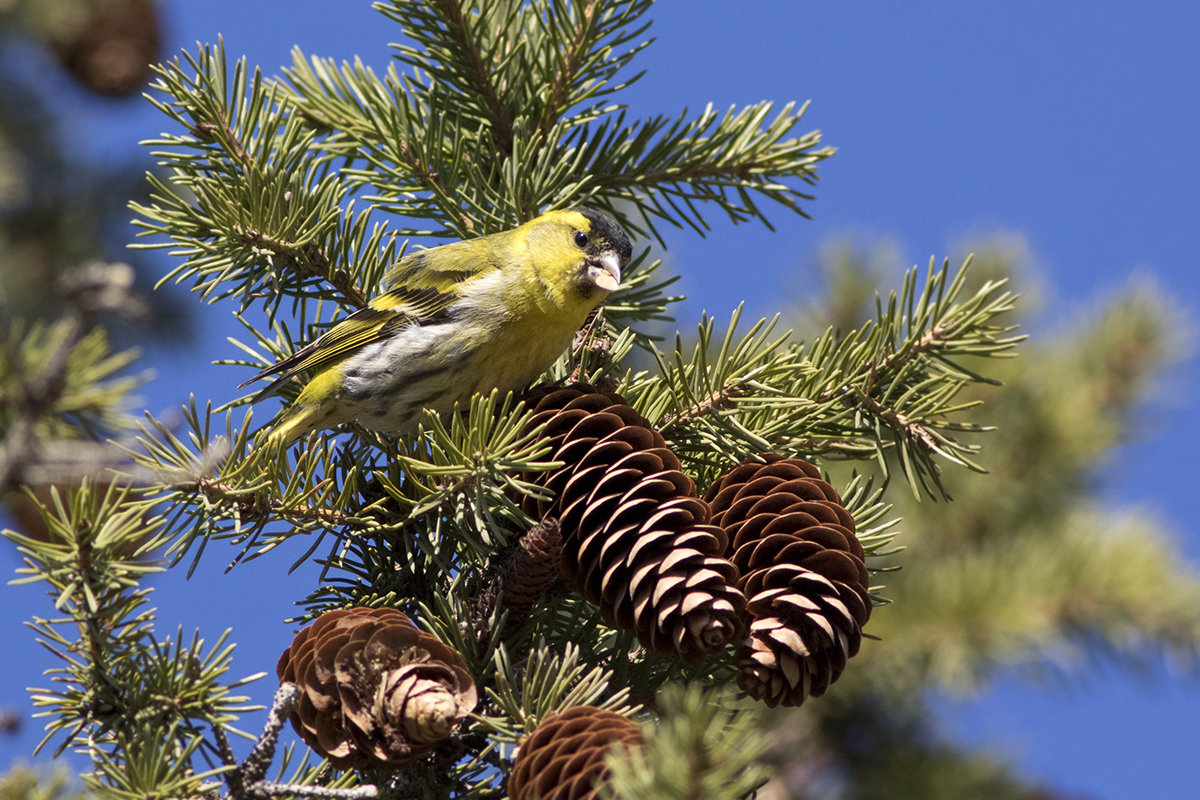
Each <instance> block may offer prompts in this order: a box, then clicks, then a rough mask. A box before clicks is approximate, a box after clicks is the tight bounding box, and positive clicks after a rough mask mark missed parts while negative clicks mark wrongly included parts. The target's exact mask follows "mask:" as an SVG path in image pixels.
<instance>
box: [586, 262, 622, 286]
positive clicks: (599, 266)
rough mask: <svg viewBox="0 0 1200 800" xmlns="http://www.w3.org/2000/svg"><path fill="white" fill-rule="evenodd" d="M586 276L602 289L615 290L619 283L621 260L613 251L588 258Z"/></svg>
mask: <svg viewBox="0 0 1200 800" xmlns="http://www.w3.org/2000/svg"><path fill="white" fill-rule="evenodd" d="M588 277H589V278H590V279H591V281H592V283H594V284H595V285H596V286H599V287H600V288H601V289H603V290H604V291H606V292H615V291H616V290H617V287H618V286H620V285H621V260H620V259H619V258H618V257H617V254H616V253H613V252H607V253H601V254H600V255H598V256H596V257H594V258H591V259H589V260H588Z"/></svg>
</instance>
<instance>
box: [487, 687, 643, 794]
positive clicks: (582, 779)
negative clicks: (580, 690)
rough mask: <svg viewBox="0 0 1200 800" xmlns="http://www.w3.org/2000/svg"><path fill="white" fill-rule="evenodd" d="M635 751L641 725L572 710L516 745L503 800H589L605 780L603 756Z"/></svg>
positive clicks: (609, 715) (590, 710)
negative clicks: (621, 750) (614, 751)
mask: <svg viewBox="0 0 1200 800" xmlns="http://www.w3.org/2000/svg"><path fill="white" fill-rule="evenodd" d="M641 746H642V728H641V726H640V725H638V724H637V723H636V722H634V721H633V720H631V719H629V717H625V716H622V715H620V714H617V713H616V712H613V711H604V710H602V709H599V708H596V707H595V706H576V707H575V708H571V709H568V710H567V711H565V712H563V713H562V714H557V715H555V716H552V717H548V718H547V719H546V720H544V721H543V722H542V723H541V724H540V725H538V727H537V728H536V729H535V730H534V731H533V733H531V734H529V735H528V736H527V737H525V738H524V739H522V741H521V748H520V750H519V751H518V752H517V757H516V759H515V760H514V761H513V769H512V774H511V775H509V778H508V796H509V800H592V798H594V797H595V796H596V793H597V790H598V788H599V786H601V785H603V784H604V783H605V781H606V780H607V779H608V767H607V766H606V765H605V763H604V759H605V756H606V755H607V754H608V752H609V751H610V750H612V749H613V748H614V747H623V748H625V749H626V750H632V749H634V748H640V747H641Z"/></svg>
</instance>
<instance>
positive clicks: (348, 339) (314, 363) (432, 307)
mask: <svg viewBox="0 0 1200 800" xmlns="http://www.w3.org/2000/svg"><path fill="white" fill-rule="evenodd" d="M458 299H459V295H458V294H457V293H455V292H439V291H437V290H436V289H409V288H406V287H397V288H395V289H392V290H391V291H389V292H385V293H383V294H381V295H379V296H378V297H376V298H375V299H374V300H372V301H371V303H370V305H368V306H367V307H366V308H361V309H359V310H358V311H355V312H354V313H353V314H351V315H350V316H348V317H346V318H345V319H344V320H342V321H341V322H339V323H337V324H336V325H334V326H333V327H332V328H330V329H329V330H328V331H326V332H325V333H323V334H322V335H321V336H320V337H318V338H317V339H316V340H315V341H312V342H310V343H308V344H307V345H305V346H304V347H302V348H300V349H299V350H297V351H296V352H295V353H293V354H292V355H290V356H288V357H287V358H281V359H280V360H279V361H277V362H275V363H274V364H272V365H271V366H269V367H267V368H266V369H264V370H262V371H261V372H259V373H258V374H257V375H255V376H254V377H253V378H250V379H249V380H248V381H246V382H244V383H242V384H241V385H240V386H238V387H237V388H239V389H243V388H245V387H246V386H249V385H250V384H251V383H254V382H255V381H257V380H261V379H262V378H267V377H270V376H272V375H279V376H280V377H279V378H277V379H275V380H274V381H272V382H271V384H270V385H269V386H267V387H266V388H265V389H263V390H262V391H261V392H259V393H258V394H257V395H255V396H254V399H253V401H252V402H255V403H257V402H258V401H259V400H262V399H263V398H265V397H270V396H271V395H273V394H275V393H276V392H277V391H279V389H280V388H281V387H282V386H283V385H284V384H285V383H287V382H288V381H290V380H291V379H292V378H294V377H296V376H297V375H299V374H300V373H302V372H307V371H309V370H320V369H321V368H323V367H327V366H329V365H331V364H334V363H336V362H338V361H340V360H342V359H344V358H346V357H347V356H349V355H351V354H352V353H354V352H356V351H358V350H360V349H362V348H363V347H366V346H367V345H369V344H372V343H374V342H378V341H382V340H384V339H387V338H389V337H391V336H394V335H396V334H397V333H398V332H400V331H401V330H403V329H405V328H407V327H408V326H410V325H426V324H428V323H431V322H437V321H438V320H439V319H441V318H443V317H444V316H445V313H446V310H447V309H449V308H450V306H452V305H453V304H454V303H455V301H457V300H458Z"/></svg>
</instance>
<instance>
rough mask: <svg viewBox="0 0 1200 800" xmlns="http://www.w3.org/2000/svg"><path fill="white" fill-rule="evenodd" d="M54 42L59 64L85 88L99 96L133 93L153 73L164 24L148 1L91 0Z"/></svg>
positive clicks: (154, 5) (153, 5)
mask: <svg viewBox="0 0 1200 800" xmlns="http://www.w3.org/2000/svg"><path fill="white" fill-rule="evenodd" d="M75 22H76V24H74V25H69V26H67V28H66V30H65V31H63V33H62V34H61V35H60V36H59V37H58V39H57V41H55V42H54V45H55V51H56V53H57V55H58V60H59V62H60V63H61V64H62V65H63V67H64V68H66V70H67V71H68V72H70V73H71V74H72V75H73V76H74V77H75V79H76V80H77V81H78V82H79V83H80V84H81V85H82V86H83V87H84V88H86V89H90V90H91V91H93V92H96V93H98V94H103V95H110V96H113V97H123V96H126V95H130V94H134V93H136V92H138V91H140V90H141V89H142V87H144V86H145V85H146V82H147V81H148V80H150V77H151V76H152V75H153V72H152V70H151V69H150V65H151V64H153V63H155V62H156V61H158V59H159V51H160V50H161V49H162V23H161V22H160V21H159V14H158V7H157V6H156V4H155V3H153V2H151V0H107V2H101V3H96V4H94V5H93V6H92V7H91V8H90V10H89V11H88V12H86V13H85V14H84V16H83V18H82V19H79V20H76V21H75Z"/></svg>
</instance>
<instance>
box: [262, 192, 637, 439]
mask: <svg viewBox="0 0 1200 800" xmlns="http://www.w3.org/2000/svg"><path fill="white" fill-rule="evenodd" d="M631 254H632V246H631V245H630V242H629V237H628V236H627V235H626V234H625V232H624V231H623V230H621V228H620V226H619V225H618V224H617V222H616V221H615V220H614V219H613V218H612V217H610V216H609V215H608V214H605V213H603V212H601V211H596V210H594V209H590V208H573V209H570V210H566V211H550V212H547V213H545V214H542V215H541V216H540V217H537V218H536V219H533V220H530V221H529V222H527V223H525V224H524V225H521V226H520V227H518V228H514V229H512V230H509V231H503V232H501V233H495V234H492V235H490V236H482V237H480V238H478V239H467V240H464V241H461V242H455V243H453V244H447V245H442V246H441V247H434V248H431V249H428V250H419V251H417V252H414V253H410V254H409V255H407V256H405V257H404V258H402V259H401V260H400V261H399V262H398V263H397V264H396V266H394V267H392V269H391V270H390V271H389V272H388V274H387V276H386V278H385V281H384V283H385V286H386V287H389V288H388V289H387V291H385V292H384V293H383V294H381V295H379V296H378V297H376V298H375V299H373V300H372V301H371V302H370V303H369V304H368V305H367V306H366V307H365V308H362V309H360V310H359V311H356V312H355V313H353V314H351V315H350V316H349V317H347V318H346V319H344V320H342V321H341V322H339V323H337V324H336V325H334V326H333V327H332V328H330V329H329V330H328V331H326V332H325V333H324V334H323V335H322V336H320V337H319V338H318V339H316V340H315V341H313V342H311V343H309V344H308V345H306V346H304V347H303V348H301V349H300V350H298V351H296V353H294V354H293V355H291V356H288V357H287V358H284V359H282V360H280V361H278V362H277V363H275V364H274V365H272V366H271V367H268V368H267V369H265V370H263V371H262V372H260V373H258V374H257V375H255V376H254V377H253V378H251V379H250V380H248V381H246V382H245V383H243V384H242V386H241V387H238V388H242V387H244V386H247V385H248V384H250V383H252V382H254V381H256V380H258V379H260V378H265V377H269V376H276V375H277V376H279V377H277V378H276V379H275V381H274V382H272V383H271V385H270V386H268V387H267V388H266V389H264V390H263V391H262V392H260V393H259V394H258V395H257V396H256V397H255V398H254V401H255V402H257V401H259V400H261V399H263V398H264V397H269V396H271V395H272V394H275V393H276V392H277V391H278V390H279V389H280V387H281V386H283V385H284V384H285V383H287V382H288V381H290V380H292V379H293V378H295V377H296V376H298V375H300V374H302V373H307V374H309V375H310V377H309V379H308V382H307V383H306V384H305V386H304V388H303V389H302V390H301V392H300V395H299V397H297V398H296V401H295V402H294V403H293V404H292V405H291V406H289V407H288V408H286V409H285V410H284V411H283V412H282V413H281V414H280V415H279V417H278V418H277V419H276V421H275V423H274V426H273V428H272V430H271V433H270V435H269V436H268V439H267V446H268V447H282V446H283V445H286V444H287V443H289V442H291V441H292V440H294V439H296V438H297V437H299V436H303V435H304V434H306V433H308V432H310V431H314V430H320V429H322V428H331V427H333V426H336V425H340V424H341V423H343V422H349V421H352V420H353V421H356V422H358V423H359V424H360V425H362V426H364V427H366V428H371V429H373V430H381V431H387V432H395V433H404V432H408V431H411V430H413V429H414V428H415V427H416V424H417V421H418V420H419V418H420V416H421V411H422V409H426V408H429V409H433V410H434V411H436V412H439V413H444V412H446V411H448V410H449V409H450V408H451V407H452V406H453V405H454V403H455V402H460V403H461V402H463V401H465V400H467V399H468V398H470V397H471V395H472V394H474V393H476V392H480V393H485V392H490V391H491V390H492V389H499V390H501V391H507V390H510V389H517V388H519V387H521V386H523V385H525V384H526V383H528V382H529V381H531V380H533V379H534V378H536V377H537V376H538V375H539V374H540V373H541V372H543V371H544V370H545V369H546V368H547V367H549V366H550V365H551V364H553V363H554V360H555V359H556V358H558V356H559V355H560V354H561V353H562V351H563V350H564V349H565V348H566V347H567V346H568V345H569V344H570V343H571V339H572V337H573V336H574V334H575V332H576V331H577V330H578V329H579V328H580V326H581V325H583V323H584V322H585V321H586V319H587V316H588V314H589V313H591V311H592V309H594V308H595V307H596V306H598V305H599V304H600V303H601V302H602V301H603V300H604V298H605V297H607V296H608V294H609V292H612V291H614V290H615V289H616V288H617V287H618V286H619V285H620V283H621V270H622V269H623V268H624V267H625V265H626V264H628V263H629V258H630V255H631Z"/></svg>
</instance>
